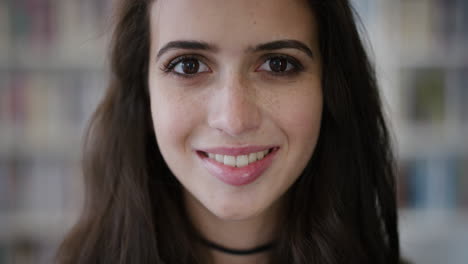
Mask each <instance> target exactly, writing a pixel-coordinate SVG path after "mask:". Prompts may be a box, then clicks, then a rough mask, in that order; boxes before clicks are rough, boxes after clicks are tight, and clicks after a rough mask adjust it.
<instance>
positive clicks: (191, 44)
mask: <svg viewBox="0 0 468 264" xmlns="http://www.w3.org/2000/svg"><path fill="white" fill-rule="evenodd" d="M171 49H190V50H213V51H216V50H217V48H216V47H215V46H213V45H210V44H208V43H206V42H202V41H196V40H178V41H171V42H169V43H167V44H166V45H164V46H163V47H162V48H161V49H160V50H159V51H158V54H157V55H156V58H159V57H161V55H162V54H164V53H165V52H166V51H168V50H171Z"/></svg>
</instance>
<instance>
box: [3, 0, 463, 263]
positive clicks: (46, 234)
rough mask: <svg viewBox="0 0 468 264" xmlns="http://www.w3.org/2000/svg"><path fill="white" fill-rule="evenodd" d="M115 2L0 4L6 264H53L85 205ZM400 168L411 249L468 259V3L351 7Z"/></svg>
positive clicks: (415, 254)
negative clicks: (87, 162) (87, 159)
mask: <svg viewBox="0 0 468 264" xmlns="http://www.w3.org/2000/svg"><path fill="white" fill-rule="evenodd" d="M110 2H111V0H0V264H6V263H8V264H10V263H15V264H16V263H18V264H28V263H50V262H51V257H52V255H53V254H54V251H55V249H56V247H57V245H58V243H59V242H60V240H61V239H62V238H63V235H64V234H65V232H66V231H67V230H68V229H69V228H70V227H71V226H72V224H73V223H74V221H76V219H77V217H78V214H79V212H80V209H81V205H82V201H83V185H82V179H81V174H80V164H79V162H80V154H81V152H80V151H81V143H82V135H83V132H84V128H85V126H86V123H87V121H88V120H89V117H90V115H91V114H92V111H93V110H94V108H95V106H96V105H97V103H98V101H99V99H100V98H101V97H102V95H103V92H104V89H105V86H106V80H107V77H108V69H107V50H106V48H107V46H106V45H107V43H108V40H109V38H110V33H111V20H112V15H111V14H112V12H111V11H112V6H111V4H110ZM352 2H353V4H354V5H355V8H356V10H357V11H358V13H359V14H360V16H361V19H362V24H363V27H361V31H362V32H363V33H364V34H365V35H366V37H365V39H366V45H367V47H368V49H369V52H370V54H371V57H372V59H373V61H375V63H376V65H377V66H376V69H377V74H378V78H379V81H380V84H381V90H382V96H383V100H384V104H385V111H386V113H387V115H388V118H389V121H390V125H391V127H392V130H393V135H394V138H395V148H396V152H397V155H398V161H399V174H398V188H399V193H398V202H399V207H400V209H399V210H400V212H399V213H400V235H401V247H402V253H403V255H404V256H406V257H407V258H408V259H409V260H411V261H412V262H413V263H416V264H419V263H421V264H436V263H453V264H462V263H467V261H468V139H466V137H468V106H467V104H468V52H467V51H466V49H467V48H468V1H466V0H392V1H388V0H352Z"/></svg>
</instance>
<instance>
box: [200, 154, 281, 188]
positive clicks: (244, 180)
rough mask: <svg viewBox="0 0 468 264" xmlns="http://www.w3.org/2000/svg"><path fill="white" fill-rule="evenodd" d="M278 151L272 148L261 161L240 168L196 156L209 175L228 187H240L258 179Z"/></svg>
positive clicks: (201, 155)
mask: <svg viewBox="0 0 468 264" xmlns="http://www.w3.org/2000/svg"><path fill="white" fill-rule="evenodd" d="M278 150H279V149H278V148H274V149H273V150H271V152H270V153H268V155H266V156H265V157H264V158H263V159H262V160H259V161H256V162H254V163H251V164H249V165H247V166H245V167H242V168H237V167H232V166H228V165H224V164H223V163H220V162H217V161H216V160H213V159H210V158H208V157H206V156H205V155H204V154H201V153H197V154H198V156H199V157H200V158H201V159H202V161H203V165H204V166H205V168H206V169H207V170H208V172H209V173H210V174H212V175H213V176H215V177H216V178H218V179H220V180H221V181H223V182H224V183H227V184H229V185H234V186H242V185H247V184H249V183H252V182H254V181H255V180H256V179H258V178H259V177H260V176H261V175H262V174H263V172H265V170H267V169H268V168H269V167H270V165H271V164H272V162H273V158H274V157H275V155H276V153H277V152H278Z"/></svg>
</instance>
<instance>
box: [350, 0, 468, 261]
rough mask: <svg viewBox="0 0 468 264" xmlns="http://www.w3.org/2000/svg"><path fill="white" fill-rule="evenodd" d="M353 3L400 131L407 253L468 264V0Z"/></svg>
mask: <svg viewBox="0 0 468 264" xmlns="http://www.w3.org/2000/svg"><path fill="white" fill-rule="evenodd" d="M352 2H354V4H355V7H356V9H357V11H358V12H359V14H360V15H361V16H362V21H363V23H364V24H365V25H366V27H367V33H368V35H369V39H370V42H371V43H372V51H373V52H372V53H373V56H372V58H373V60H374V61H375V63H376V65H377V75H378V79H379V82H380V84H381V88H382V94H383V98H384V104H385V106H386V112H387V113H388V116H389V119H390V120H391V126H392V129H393V133H394V137H395V148H396V151H397V155H398V160H399V175H398V185H399V186H398V191H399V192H398V196H399V197H398V199H399V207H400V209H399V210H400V219H399V222H400V235H401V246H402V253H403V255H404V256H406V257H408V258H409V259H410V260H412V261H413V262H414V263H429V264H431V263H434V264H435V263H460V264H461V263H466V259H468V253H467V252H466V245H467V244H468V200H467V198H468V191H467V190H468V139H467V135H468V106H467V105H466V102H467V101H468V88H467V87H468V52H466V47H468V16H467V15H466V14H468V1H465V0H450V1H447V0H395V1H385V0H353V1H352Z"/></svg>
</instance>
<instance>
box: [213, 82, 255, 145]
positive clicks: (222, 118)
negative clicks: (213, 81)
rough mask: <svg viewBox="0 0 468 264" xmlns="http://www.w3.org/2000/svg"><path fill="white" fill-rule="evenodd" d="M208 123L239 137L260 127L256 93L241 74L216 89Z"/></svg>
mask: <svg viewBox="0 0 468 264" xmlns="http://www.w3.org/2000/svg"><path fill="white" fill-rule="evenodd" d="M214 93H215V94H214V95H213V97H212V98H213V104H212V105H213V106H214V107H212V108H211V110H210V113H209V117H208V119H209V120H208V123H209V126H210V127H212V128H215V129H217V130H218V131H220V132H222V133H225V134H228V135H230V136H232V137H239V136H242V135H245V134H247V133H249V132H252V131H255V130H256V129H258V127H259V126H260V121H261V118H260V109H259V105H258V100H257V94H256V91H255V90H254V89H253V87H249V85H248V82H247V81H245V80H243V78H242V77H241V76H240V74H235V75H234V74H232V76H231V77H230V78H226V80H225V81H224V82H221V83H220V85H219V86H217V87H216V88H215V92H214Z"/></svg>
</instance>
